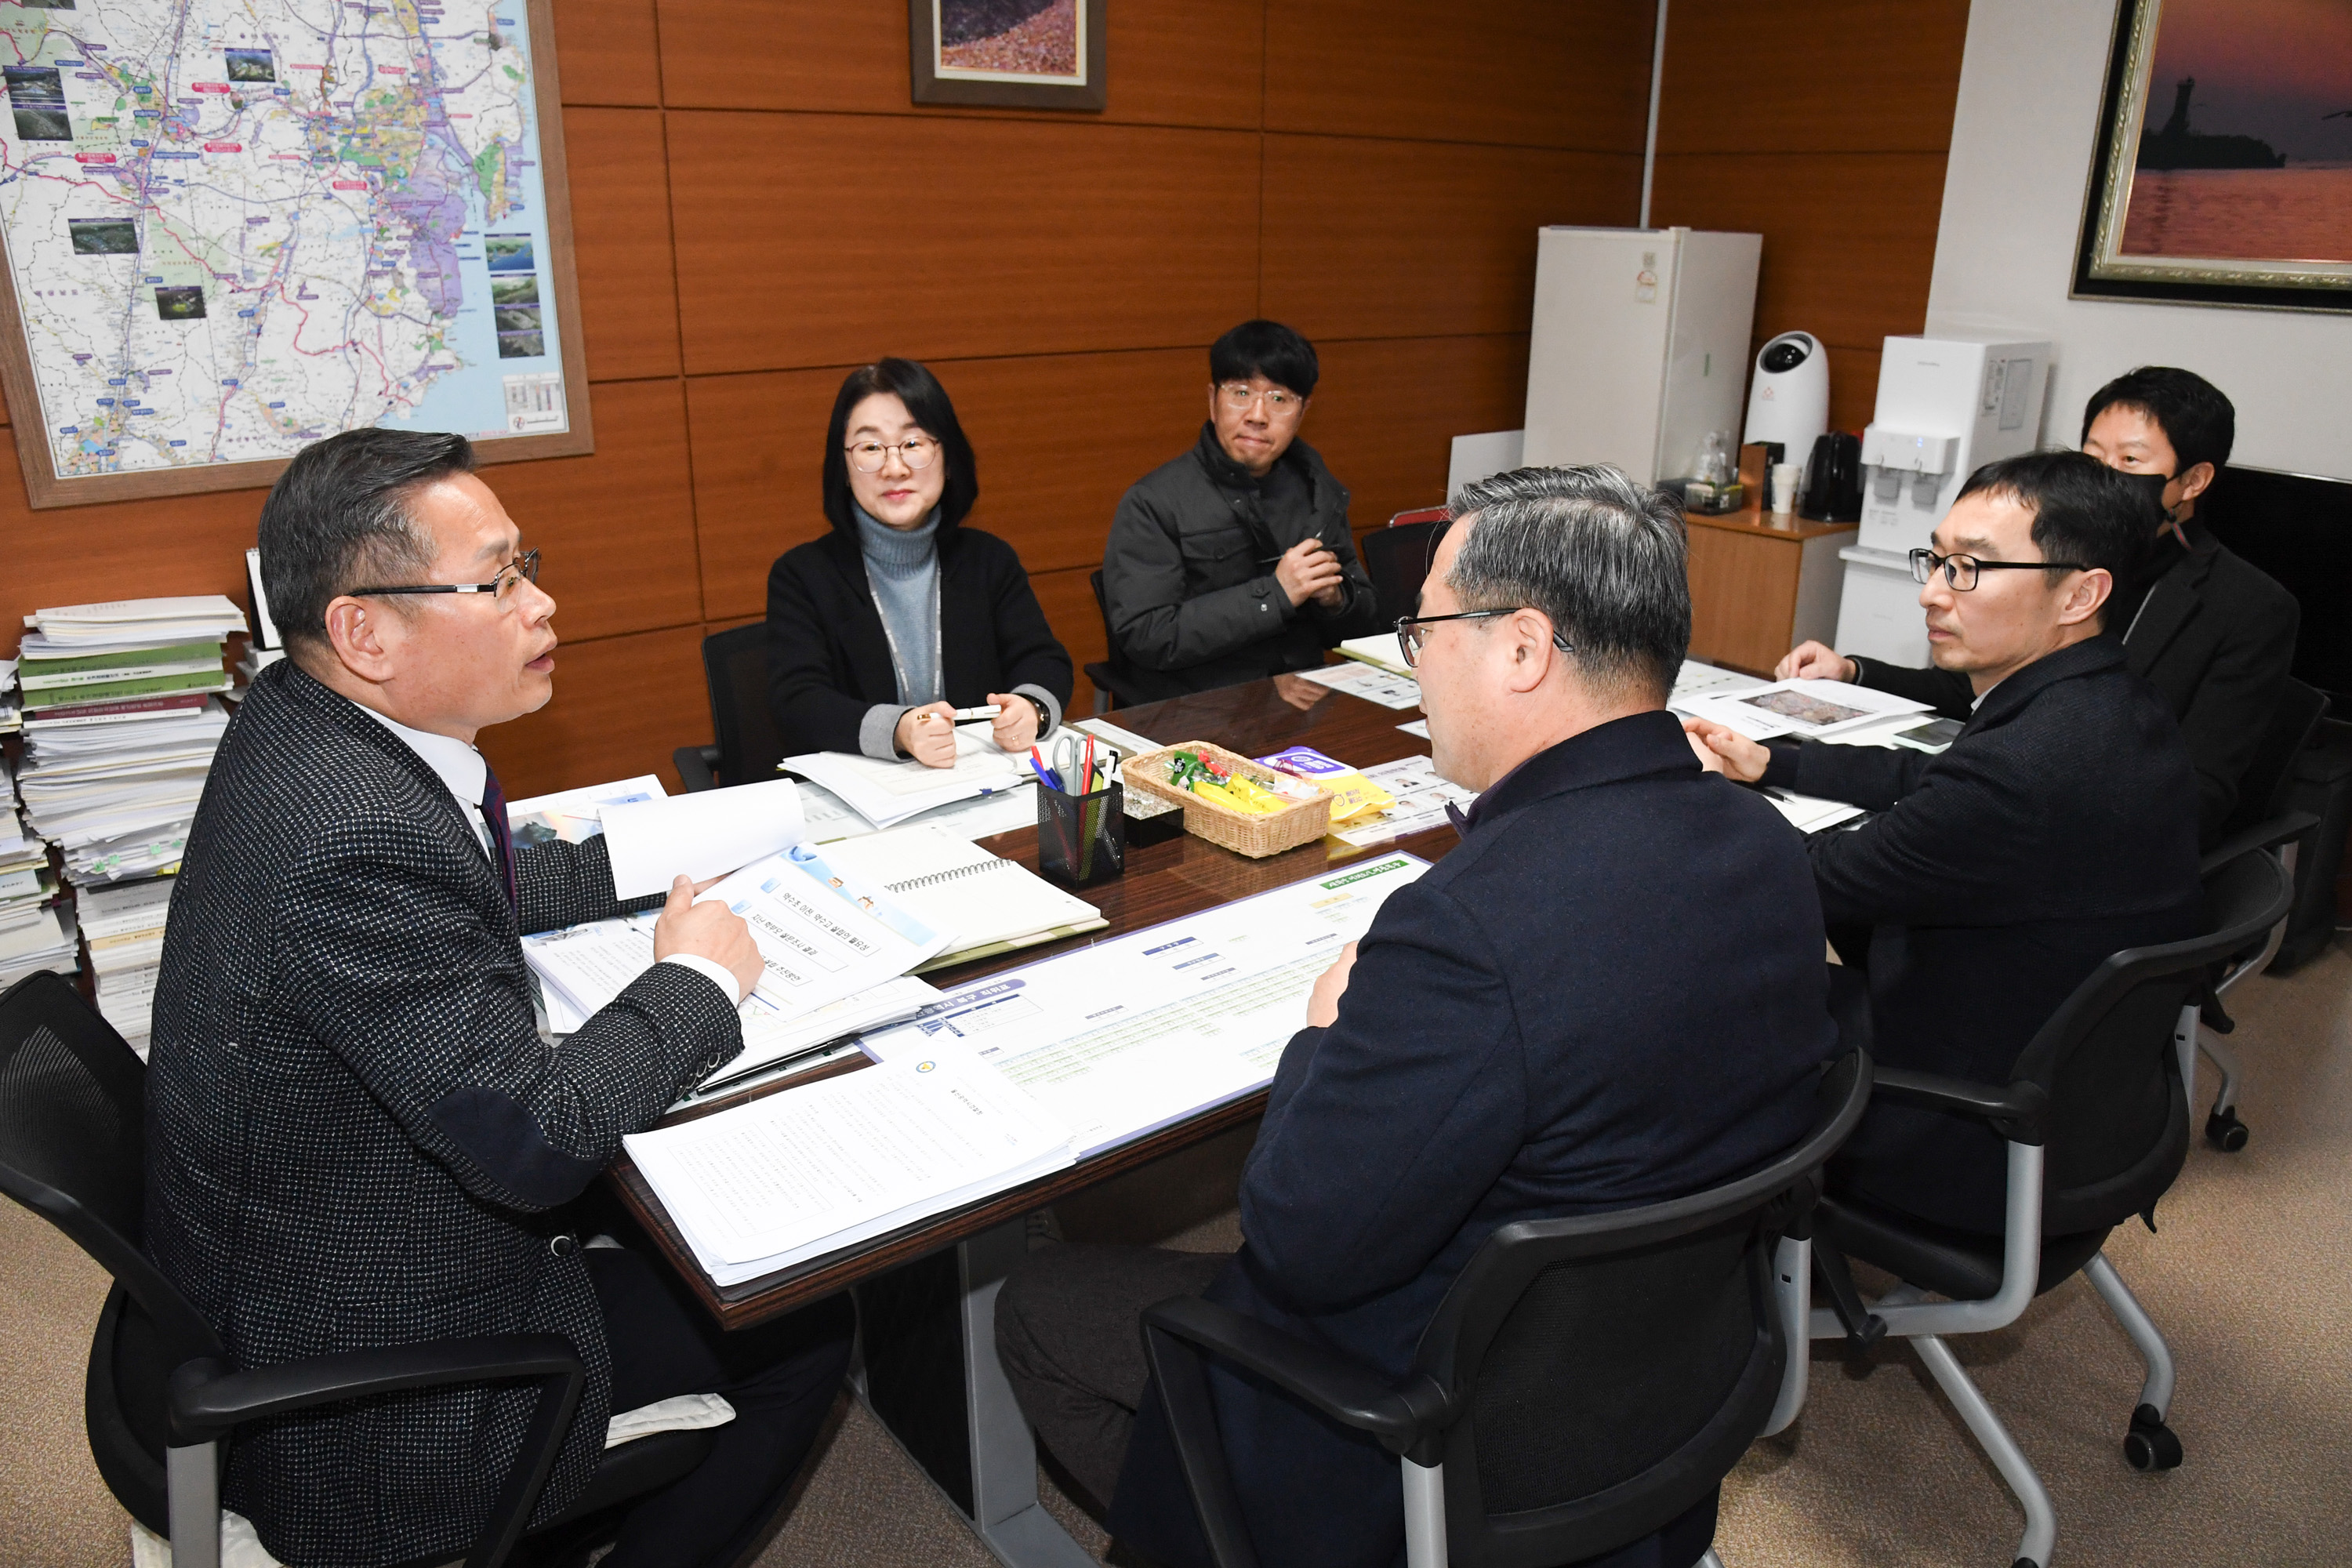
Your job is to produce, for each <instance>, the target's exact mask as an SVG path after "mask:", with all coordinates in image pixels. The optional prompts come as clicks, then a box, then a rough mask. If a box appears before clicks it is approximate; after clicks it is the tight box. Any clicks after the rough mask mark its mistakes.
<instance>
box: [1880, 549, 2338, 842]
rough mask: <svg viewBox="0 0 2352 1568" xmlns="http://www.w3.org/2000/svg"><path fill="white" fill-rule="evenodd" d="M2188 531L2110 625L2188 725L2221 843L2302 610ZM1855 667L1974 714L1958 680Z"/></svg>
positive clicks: (2183, 729) (2202, 824)
mask: <svg viewBox="0 0 2352 1568" xmlns="http://www.w3.org/2000/svg"><path fill="white" fill-rule="evenodd" d="M2182 531H2184V532H2185V533H2186V534H2187V535H2188V537H2189V548H2188V549H2186V550H2183V549H2182V548H2181V547H2180V546H2179V544H2178V543H2177V542H2174V541H2173V540H2172V538H2171V537H2170V536H2169V535H2167V536H2165V537H2164V538H2162V539H2159V540H2158V542H2157V545H2156V548H2157V550H2158V552H2159V559H2160V560H2161V559H2163V558H2164V557H2167V556H2168V557H2169V558H2170V559H2169V562H2168V564H2167V565H2166V566H2165V569H2164V572H2163V574H2162V575H2161V576H2159V577H2158V579H2157V580H2156V583H2155V584H2154V585H2153V586H2152V587H2150V588H2149V589H2148V591H2147V596H2146V597H2145V598H2144V599H2142V600H2141V601H2140V602H2139V603H2138V604H2137V605H2127V606H2119V607H2118V608H2117V610H2116V616H2115V617H2114V619H2113V620H2112V621H2111V622H2110V626H2115V625H2118V624H2119V625H2121V626H2123V628H2124V631H2125V636H2124V657H2125V659H2126V662H2127V663H2128V664H2129V666H2130V668H2131V672H2132V673H2133V674H2134V675H2137V676H2138V677H2139V678H2140V679H2143V680H2145V681H2147V683H2148V684H2149V685H2150V686H2152V687H2154V688H2155V689H2156V694H2157V695H2158V697H2160V698H2162V699H2163V700H2164V703H2165V706H2166V707H2168V708H2169V709H2171V710H2172V716H2173V718H2174V719H2175V720H2176V721H2179V725H2180V738H2181V739H2182V740H2183V741H2185V742H2188V745H2189V763H2190V764H2191V765H2192V766H2193V767H2194V768H2195V769H2196V773H2197V830H2198V836H2199V837H2200V839H2202V840H2203V841H2204V842H2206V843H2209V844H2210V843H2211V842H2213V841H2214V840H2215V839H2217V838H2219V837H2221V829H2222V826H2224V825H2225V824H2227V823H2228V822H2229V821H2230V819H2231V814H2232V813H2234V812H2235V811H2236V810H2237V809H2238V806H2239V804H2240V803H2239V800H2238V781H2239V779H2240V778H2241V777H2242V776H2243V775H2244V773H2245V771H2246V766H2247V764H2248V763H2251V762H2252V761H2253V756H2254V748H2255V747H2256V746H2257V745H2259V744H2260V743H2261V742H2262V738H2263V731H2264V730H2265V729H2266V728H2268V726H2269V724H2270V721H2271V712H2272V710H2273V709H2275V708H2276V707H2277V706H2278V700H2279V698H2280V697H2281V696H2282V695H2284V692H2285V690H2286V679H2287V673H2288V670H2289V668H2290V667H2291V666H2292V665H2293V664H2294V637H2295V628H2296V626H2297V625H2298V623H2299V622H2300V620H2301V618H2302V614H2303V612H2302V608H2301V606H2300V605H2297V604H2296V603H2295V600H2294V595H2292V594H2290V593H2288V592H2287V591H2286V590H2285V589H2284V588H2282V587H2280V586H2279V585H2278V584H2276V583H2275V582H2273V581H2272V579H2271V578H2270V577H2269V576H2268V575H2267V574H2264V573H2263V571H2262V569H2261V568H2259V567H2256V566H2252V565H2249V564H2248V563H2246V562H2245V561H2243V560H2242V559H2241V558H2239V557H2238V556H2237V555H2235V554H2232V553H2231V552H2230V551H2229V550H2228V549H2226V548H2225V547H2223V545H2222V543H2221V541H2220V540H2218V539H2215V538H2214V537H2213V536H2212V535H2211V534H2210V533H2209V532H2207V531H2205V530H2204V529H2202V528H2200V526H2198V524H2197V522H2196V521H2195V520H2194V519H2191V520H2190V521H2189V522H2187V523H2184V524H2183V525H2182ZM1853 662H1854V664H1855V666H1856V668H1858V670H1859V671H1860V675H1861V683H1862V684H1863V685H1864V686H1872V687H1876V688H1877V689H1879V690H1881V691H1892V692H1894V693H1895V694H1896V695H1898V696H1903V697H1908V698H1911V699H1913V700H1916V701H1920V702H1932V703H1934V704H1935V705H1936V710H1937V712H1939V713H1941V714H1943V715H1944V716H1945V717H1946V718H1949V719H1958V720H1961V721H1966V720H1967V718H1968V716H1969V701H1970V700H1971V697H1972V696H1973V693H1972V692H1971V691H1970V689H1969V678H1968V677H1967V676H1965V675H1962V674H1960V673H1958V671H1955V670H1946V669H1912V668H1906V667H1905V666H1902V665H1899V664H1888V663H1885V661H1884V660H1881V659H1874V658H1855V659H1854V661H1853ZM2259 808H2260V807H2259V804H2258V805H2257V807H2256V809H2259Z"/></svg>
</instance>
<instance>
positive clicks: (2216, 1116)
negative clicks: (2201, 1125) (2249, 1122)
mask: <svg viewBox="0 0 2352 1568" xmlns="http://www.w3.org/2000/svg"><path fill="white" fill-rule="evenodd" d="M2247 1136H2248V1134H2247V1131H2246V1124H2245V1123H2244V1122H2242V1121H2239V1120H2238V1113H2237V1111H2236V1110H2217V1111H2215V1112H2213V1114H2212V1115H2210V1116H2209V1117H2207V1118H2206V1119H2205V1142H2208V1143H2210V1144H2211V1145H2213V1147H2215V1148H2216V1149H2219V1150H2221V1152H2223V1153H2226V1154H2234V1153H2236V1152H2238V1151H2239V1150H2241V1149H2242V1148H2244V1147H2245V1146H2246V1139H2247Z"/></svg>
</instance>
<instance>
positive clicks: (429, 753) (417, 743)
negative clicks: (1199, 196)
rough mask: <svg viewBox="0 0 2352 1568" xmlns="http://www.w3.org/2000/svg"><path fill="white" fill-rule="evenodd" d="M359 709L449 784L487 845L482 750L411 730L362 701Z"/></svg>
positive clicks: (486, 769)
mask: <svg viewBox="0 0 2352 1568" xmlns="http://www.w3.org/2000/svg"><path fill="white" fill-rule="evenodd" d="M352 706H353V707H355V708H357V709H358V710H360V711H361V712H362V713H364V714H366V715H367V716H368V717H369V718H371V719H373V720H374V721H376V722H377V723H379V724H381V725H383V727H384V728H385V729H387V730H389V731H392V732H393V733H394V734H395V735H397V736H399V737H400V739H401V740H402V741H403V742H405V743H406V745H407V747H408V749H409V750H410V751H412V752H415V753H416V754H417V755H418V756H419V757H421V758H422V759H424V762H425V766H426V767H428V768H431V769H432V770H433V772H434V774H435V775H436V777H438V778H439V779H440V781H441V782H442V783H443V784H446V786H448V790H449V793H450V795H453V796H455V797H456V799H457V805H458V807H459V809H460V810H462V811H463V812H464V813H465V814H466V820H467V822H470V823H472V824H474V826H475V834H476V837H479V838H480V839H481V840H482V845H483V848H484V849H485V851H487V850H488V847H489V831H488V828H487V827H485V826H483V825H482V788H483V785H484V784H487V783H488V779H489V776H490V765H489V763H486V762H484V761H483V760H482V753H481V752H478V751H476V750H474V748H473V747H471V746H469V745H467V743H466V742H463V741H460V740H458V739H457V737H456V736H455V735H436V734H435V733H434V732H433V731H430V730H412V729H410V728H409V727H408V726H407V725H405V724H403V723H401V722H400V721H397V720H394V719H387V718H385V717H384V716H383V714H381V713H379V712H377V711H376V710H374V709H373V708H370V707H368V706H367V705H366V704H365V703H359V702H355V703H353V704H352Z"/></svg>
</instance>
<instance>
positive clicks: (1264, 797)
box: [1168, 752, 1314, 816]
mask: <svg viewBox="0 0 2352 1568" xmlns="http://www.w3.org/2000/svg"><path fill="white" fill-rule="evenodd" d="M1168 782H1169V783H1170V784H1174V785H1175V786H1176V787H1177V788H1179V789H1181V790H1185V791H1188V792H1190V793H1191V794H1193V795H1199V796H1200V797H1201V798H1202V800H1213V801H1215V802H1216V803H1217V804H1218V805H1222V806H1224V807H1226V808H1227V809H1229V810H1233V811H1239V812H1246V813H1247V814H1249V815H1250V816H1273V815H1274V814H1275V813H1276V812H1278V811H1280V810H1282V809H1283V808H1284V807H1286V806H1289V805H1297V803H1298V802H1299V801H1300V800H1311V799H1313V798H1314V796H1313V795H1289V794H1288V792H1287V791H1277V790H1274V789H1268V788H1267V787H1266V786H1265V785H1264V784H1259V783H1258V782H1257V781H1256V780H1255V779H1253V778H1249V777H1247V776H1246V775H1244V774H1242V773H1236V772H1235V771H1234V769H1232V768H1230V767H1228V766H1226V765H1225V764H1224V763H1220V762H1218V761H1217V760H1216V759H1215V758H1213V757H1203V756H1202V755H1201V754H1200V753H1199V752H1175V753H1174V754H1173V755H1171V757H1170V758H1169V759H1168ZM1286 796H1287V798H1286Z"/></svg>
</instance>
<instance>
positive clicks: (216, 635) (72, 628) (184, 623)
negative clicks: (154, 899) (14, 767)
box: [17, 595, 245, 885]
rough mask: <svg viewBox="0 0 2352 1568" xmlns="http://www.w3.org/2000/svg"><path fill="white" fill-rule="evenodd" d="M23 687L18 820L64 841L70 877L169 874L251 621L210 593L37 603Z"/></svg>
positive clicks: (222, 726)
mask: <svg viewBox="0 0 2352 1568" xmlns="http://www.w3.org/2000/svg"><path fill="white" fill-rule="evenodd" d="M26 626H30V627H33V628H34V629H33V630H32V631H31V632H29V633H28V634H27V635H26V637H25V640H24V646H23V648H22V651H21V655H20V658H19V662H18V667H17V679H18V681H19V683H20V684H21V685H22V687H23V689H24V705H25V715H24V731H25V765H24V768H23V771H22V773H20V775H19V777H18V780H17V789H18V793H19V794H20V795H22V797H23V799H24V803H25V810H26V816H27V817H28V818H29V819H30V821H31V823H32V826H33V827H34V828H35V830H36V831H37V832H38V833H40V835H41V836H42V837H45V838H47V839H49V840H51V841H53V842H55V843H57V844H58V845H60V846H61V847H63V849H64V851H65V857H66V868H67V872H68V876H69V877H70V878H71V879H72V880H74V881H75V882H76V883H78V884H82V885H89V884H91V883H102V882H110V881H117V880H121V879H124V878H130V877H138V876H143V875H149V874H152V873H154V872H157V871H163V870H166V869H169V868H171V867H173V865H175V864H177V862H178V860H179V858H180V852H181V850H182V848H183V847H184V846H185V844H186V841H187V832H188V824H189V821H190V819H192V818H193V817H194V816H195V810H196V800H197V797H198V796H199V795H202V794H203V793H204V785H205V774H206V773H208V772H209V771H210V769H211V767H212V757H213V752H214V751H215V749H216V748H217V747H218V746H219V744H220V739H221V734H222V732H223V731H225V730H226V728H227V725H228V715H227V713H226V710H224V709H223V708H222V707H221V705H220V703H219V701H218V700H216V697H217V694H218V693H221V692H225V691H226V690H228V689H229V688H230V686H231V685H232V684H233V682H232V681H231V679H230V677H229V674H228V672H227V671H226V669H225V668H223V648H224V644H225V641H226V637H227V636H228V634H229V633H231V632H233V631H242V630H244V629H245V616H244V614H243V612H241V611H239V610H238V609H237V608H236V605H232V604H231V603H229V601H228V600H227V599H226V598H223V597H222V596H220V595H204V596H200V597H194V598H178V599H126V600H118V601H115V602H113V603H110V604H103V605H69V606H67V607H64V608H58V609H46V610H39V611H36V612H35V613H34V614H33V615H31V616H26Z"/></svg>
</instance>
